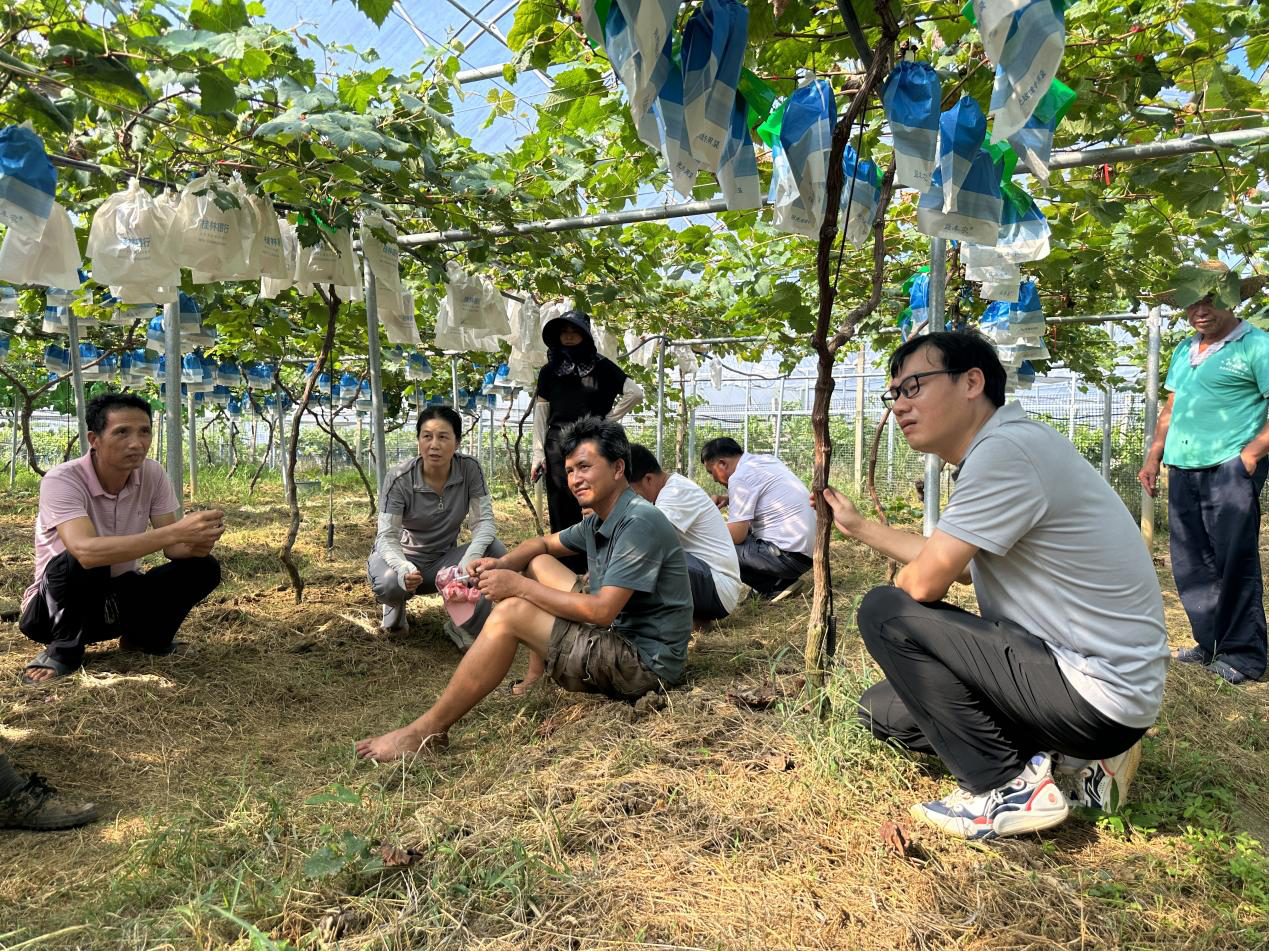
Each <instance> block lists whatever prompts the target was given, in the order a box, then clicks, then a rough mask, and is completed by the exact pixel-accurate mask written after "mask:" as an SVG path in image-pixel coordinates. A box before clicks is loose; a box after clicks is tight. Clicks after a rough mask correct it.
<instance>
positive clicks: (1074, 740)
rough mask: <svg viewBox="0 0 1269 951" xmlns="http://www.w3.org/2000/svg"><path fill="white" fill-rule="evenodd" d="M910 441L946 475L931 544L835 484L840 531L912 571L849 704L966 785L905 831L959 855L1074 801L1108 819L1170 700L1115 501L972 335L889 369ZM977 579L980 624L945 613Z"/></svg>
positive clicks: (1128, 522)
mask: <svg viewBox="0 0 1269 951" xmlns="http://www.w3.org/2000/svg"><path fill="white" fill-rule="evenodd" d="M890 376H891V386H890V389H889V390H887V391H886V393H885V394H884V395H883V397H882V399H883V400H884V401H885V402H886V403H887V405H889V406H890V407H891V408H892V410H893V412H894V416H895V419H896V421H897V422H898V424H899V428H900V429H901V430H902V431H903V434H904V437H905V438H906V439H907V440H908V444H909V445H910V446H911V447H912V448H913V449H915V450H916V451H918V452H932V453H936V454H937V455H938V456H940V457H941V458H942V459H943V460H944V461H945V462H947V463H949V464H950V465H953V466H956V467H957V468H956V488H955V490H954V491H953V492H952V496H951V499H950V500H949V502H948V505H947V508H946V509H945V510H944V512H943V515H942V517H941V519H940V520H939V523H938V528H937V529H936V530H935V532H934V534H933V535H932V536H931V537H930V538H928V539H926V538H922V537H921V536H920V535H916V534H912V533H910V532H905V531H901V530H899V529H896V528H891V527H889V526H886V525H882V524H881V523H879V522H874V521H871V520H869V519H866V518H864V517H863V516H862V515H861V514H860V513H859V512H858V510H856V508H855V507H854V506H853V505H852V504H851V503H850V501H849V500H848V499H846V498H845V497H844V496H841V495H839V494H838V493H837V492H835V491H834V490H833V489H832V488H831V487H830V488H828V489H825V491H824V498H825V500H826V501H827V502H828V503H829V505H830V506H831V507H832V509H833V519H834V521H835V522H836V524H837V527H838V529H840V530H841V532H842V533H843V534H845V535H847V536H849V537H851V538H855V539H858V540H859V541H862V542H863V543H864V544H866V545H868V546H870V547H871V548H874V549H876V550H877V551H879V552H880V553H882V554H883V555H886V556H887V557H889V558H893V559H895V560H896V561H899V562H901V563H903V564H904V565H905V567H904V568H903V569H902V570H901V571H900V572H899V574H898V575H897V576H896V578H895V586H893V587H892V586H889V585H887V586H883V587H879V588H874V589H873V590H872V591H870V592H869V593H868V594H867V595H866V596H865V597H864V599H863V601H862V603H861V604H860V606H859V630H860V633H861V634H862V636H863V639H864V643H865V645H866V646H867V647H868V650H869V652H870V653H871V654H872V656H873V658H874V659H875V660H876V661H877V663H878V665H880V667H881V669H882V671H883V672H884V673H885V675H886V679H885V680H883V681H882V682H881V683H878V684H876V685H875V686H873V687H870V688H869V689H868V690H867V691H865V692H864V694H863V696H862V697H861V698H860V700H859V711H860V716H861V718H862V719H863V721H864V722H865V724H866V725H867V726H869V727H870V728H871V729H872V732H873V733H874V734H875V735H876V736H877V737H879V738H882V739H888V740H893V741H895V742H897V743H898V744H899V745H901V746H903V747H905V748H907V749H910V750H916V751H920V752H923V753H933V754H935V755H937V756H938V757H939V758H940V759H941V760H942V761H943V763H944V764H945V765H946V766H947V768H948V770H949V771H950V772H951V773H952V775H953V776H954V777H955V778H956V780H957V782H958V783H959V789H957V791H956V792H954V793H953V794H952V795H950V796H948V797H947V798H945V799H942V800H938V801H935V802H926V803H918V804H917V805H914V806H913V807H912V813H913V815H914V816H915V817H916V818H918V819H921V820H924V821H926V822H929V823H931V824H933V825H935V826H937V827H938V828H939V829H941V830H943V831H945V832H949V833H951V834H953V835H958V836H963V837H964V838H967V839H981V838H992V837H995V836H1001V835H1016V834H1018V833H1023V832H1033V831H1037V830H1040V829H1047V828H1049V827H1051V826H1055V825H1057V824H1058V823H1060V822H1062V821H1063V820H1064V819H1065V818H1066V816H1067V813H1068V809H1069V807H1068V802H1067V797H1066V796H1064V795H1063V794H1062V791H1060V790H1059V789H1058V788H1057V787H1056V786H1055V785H1054V780H1053V777H1052V775H1051V771H1050V770H1051V764H1052V761H1053V760H1052V758H1053V757H1054V756H1055V755H1056V754H1061V757H1062V759H1061V760H1060V762H1059V763H1058V769H1059V773H1058V777H1057V778H1058V781H1059V782H1061V783H1064V784H1066V785H1067V786H1068V788H1069V790H1070V797H1071V799H1072V800H1073V801H1075V802H1077V803H1079V804H1082V805H1086V806H1090V807H1093V808H1098V809H1103V810H1106V811H1114V810H1115V809H1117V808H1118V805H1119V804H1120V803H1122V802H1123V801H1124V797H1125V796H1126V795H1127V791H1128V785H1129V783H1130V782H1131V781H1132V777H1133V773H1134V772H1135V771H1136V767H1137V763H1138V761H1139V760H1140V756H1141V747H1140V739H1141V736H1142V735H1143V734H1144V733H1145V732H1146V729H1147V728H1148V727H1149V726H1150V725H1151V724H1152V723H1154V720H1155V717H1156V716H1157V715H1158V713H1159V707H1160V703H1161V702H1162V699H1163V683H1164V677H1165V674H1166V670H1167V658H1168V646H1167V640H1166V637H1165V630H1164V624H1163V599H1162V596H1161V594H1160V592H1159V582H1158V579H1157V578H1156V576H1155V571H1154V565H1153V564H1152V563H1151V560H1150V555H1149V553H1148V552H1147V551H1146V547H1145V545H1144V544H1143V543H1142V540H1141V535H1140V533H1139V532H1138V531H1137V526H1136V524H1135V523H1134V522H1133V519H1132V516H1131V515H1129V513H1128V510H1127V509H1126V508H1125V507H1124V503H1123V502H1122V501H1121V500H1120V498H1119V496H1118V495H1116V494H1115V492H1114V490H1113V489H1111V487H1110V486H1109V485H1107V483H1106V482H1105V481H1104V480H1102V479H1101V478H1099V477H1098V475H1097V474H1096V473H1095V472H1094V471H1093V470H1092V468H1091V467H1090V466H1089V464H1088V463H1087V462H1086V461H1085V460H1084V459H1083V458H1082V457H1081V456H1080V454H1079V453H1078V452H1077V451H1076V449H1075V447H1074V446H1072V445H1071V444H1070V443H1069V442H1068V441H1067V440H1066V439H1065V438H1063V437H1062V436H1061V435H1059V434H1058V433H1056V432H1055V431H1054V430H1052V429H1050V428H1049V427H1048V426H1045V425H1043V424H1042V423H1038V422H1033V421H1031V420H1029V419H1027V417H1026V415H1025V413H1024V412H1023V410H1022V407H1021V406H1020V405H1019V404H1017V403H1010V404H1009V405H1008V406H1006V405H1004V404H1005V371H1004V369H1003V367H1001V365H1000V361H999V359H998V358H997V356H996V353H995V351H994V350H993V349H992V347H991V345H990V344H989V343H988V342H987V341H986V340H985V339H984V338H983V337H981V336H979V335H978V334H975V333H934V334H929V335H926V336H921V337H915V338H913V339H912V340H910V341H908V342H907V343H906V344H904V345H903V346H902V347H900V348H899V349H898V350H896V351H895V353H894V356H892V357H891V359H890ZM971 579H972V583H973V585H974V590H975V593H976V594H977V596H978V604H979V607H980V609H981V610H982V617H979V616H978V615H975V614H971V613H969V612H968V611H964V610H962V609H961V608H958V607H955V606H953V605H951V604H948V603H946V602H945V601H943V600H942V599H943V597H944V596H945V595H946V594H947V591H948V588H949V587H950V586H951V584H952V582H954V581H959V582H961V583H962V584H967V583H970V581H971Z"/></svg>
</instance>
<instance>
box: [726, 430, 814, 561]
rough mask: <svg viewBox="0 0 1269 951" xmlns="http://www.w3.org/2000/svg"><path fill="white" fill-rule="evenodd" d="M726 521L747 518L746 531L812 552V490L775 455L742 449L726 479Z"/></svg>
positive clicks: (787, 548)
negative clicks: (747, 526) (759, 454)
mask: <svg viewBox="0 0 1269 951" xmlns="http://www.w3.org/2000/svg"><path fill="white" fill-rule="evenodd" d="M727 512H728V516H727V521H729V522H749V533H750V534H751V535H753V536H754V537H756V538H761V539H762V540H763V541H766V542H770V543H771V544H773V545H775V546H776V547H777V548H779V549H781V550H782V551H795V552H798V553H799V554H802V555H806V556H807V557H808V558H809V557H810V556H811V550H812V549H813V548H814V547H815V510H814V509H812V508H811V490H810V489H808V488H807V487H806V486H805V485H803V484H802V480H801V479H799V478H798V477H797V476H795V475H794V474H793V471H792V470H791V469H790V468H789V467H788V466H786V465H785V464H784V463H783V462H781V461H780V460H779V459H777V458H776V457H775V456H757V455H754V454H753V453H749V452H747V453H745V454H744V455H742V456H741V457H740V462H738V463H737V464H736V471H735V472H733V473H732V474H731V478H730V479H729V480H728V481H727Z"/></svg>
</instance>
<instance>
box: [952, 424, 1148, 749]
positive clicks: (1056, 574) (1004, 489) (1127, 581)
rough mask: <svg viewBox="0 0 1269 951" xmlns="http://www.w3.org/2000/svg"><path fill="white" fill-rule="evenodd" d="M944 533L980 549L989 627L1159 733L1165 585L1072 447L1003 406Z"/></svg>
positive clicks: (1122, 513) (1125, 719)
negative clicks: (1030, 638) (1044, 647)
mask: <svg viewBox="0 0 1269 951" xmlns="http://www.w3.org/2000/svg"><path fill="white" fill-rule="evenodd" d="M938 527H939V529H940V530H942V531H944V532H947V534H949V535H952V536H953V537H955V538H959V539H960V540H962V541H965V542H968V543H969V544H971V545H975V546H977V547H978V549H979V552H978V554H976V555H975V556H974V559H973V561H971V562H970V571H971V574H972V575H973V578H974V590H975V592H976V593H977V595H978V605H979V608H980V609H981V610H982V614H983V617H985V618H988V619H989V620H993V621H994V620H1009V621H1013V622H1014V623H1015V624H1019V625H1021V626H1022V627H1024V628H1026V629H1027V630H1028V631H1030V632H1031V633H1032V634H1034V635H1035V636H1037V637H1039V638H1041V639H1042V640H1044V641H1045V642H1046V643H1047V644H1048V646H1049V648H1050V649H1051V650H1052V651H1053V654H1054V656H1055V657H1056V658H1057V662H1058V665H1059V666H1060V667H1061V669H1062V673H1063V674H1064V675H1065V676H1066V678H1067V680H1069V681H1070V683H1071V685H1072V686H1073V687H1074V688H1075V689H1076V690H1077V691H1079V693H1080V695H1081V696H1082V697H1083V698H1084V699H1085V700H1087V701H1088V702H1089V703H1090V704H1092V705H1093V706H1094V707H1096V708H1097V709H1098V710H1099V711H1100V712H1101V713H1103V714H1104V715H1105V716H1107V717H1109V718H1110V719H1112V720H1114V721H1116V722H1117V723H1122V724H1124V725H1125V726H1131V727H1146V726H1150V725H1151V724H1152V723H1154V721H1155V718H1156V717H1157V716H1158V713H1159V706H1160V704H1161V703H1162V701H1163V682H1164V677H1165V676H1166V672H1167V663H1168V642H1167V633H1166V628H1165V627H1164V623H1163V597H1162V595H1161V594H1160V591H1159V579H1158V577H1157V576H1156V575H1155V571H1154V564H1153V563H1152V562H1151V559H1150V554H1149V552H1147V551H1146V546H1145V544H1144V542H1143V541H1142V539H1141V532H1140V531H1139V530H1138V528H1137V524H1136V523H1135V522H1134V521H1133V519H1132V516H1131V515H1130V514H1129V513H1128V509H1127V508H1125V507H1124V503H1123V502H1122V501H1121V500H1120V498H1119V496H1118V495H1116V494H1115V492H1114V490H1113V489H1111V487H1110V486H1109V485H1107V483H1106V481H1105V480H1104V479H1102V478H1101V476H1099V475H1098V474H1097V473H1096V472H1094V471H1093V468H1092V466H1090V465H1089V464H1088V463H1087V462H1086V461H1085V460H1084V458H1083V457H1082V456H1080V454H1079V453H1078V452H1077V451H1076V449H1075V447H1074V446H1072V445H1071V444H1070V442H1068V441H1067V440H1066V439H1065V438H1064V437H1063V436H1061V435H1060V434H1059V433H1057V432H1055V431H1054V430H1053V429H1051V428H1049V427H1048V426H1045V425H1044V424H1043V423H1038V422H1035V421H1033V420H1029V419H1027V416H1026V413H1025V412H1023V409H1022V407H1021V406H1020V405H1019V404H1018V403H1009V404H1007V405H1005V406H1002V407H1001V408H1000V409H998V410H997V411H996V413H995V415H993V416H992V417H991V419H989V420H988V421H987V422H986V423H985V424H984V425H983V427H982V429H980V430H979V431H978V433H977V434H976V435H975V437H974V439H973V441H972V442H971V443H970V446H969V451H968V452H967V453H966V455H965V459H964V460H963V461H962V463H961V466H960V469H959V470H958V472H957V475H956V488H955V489H954V490H953V491H952V496H951V499H950V500H949V501H948V505H947V509H946V510H945V511H944V512H943V516H942V518H940V520H939V524H938Z"/></svg>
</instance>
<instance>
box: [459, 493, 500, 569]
mask: <svg viewBox="0 0 1269 951" xmlns="http://www.w3.org/2000/svg"><path fill="white" fill-rule="evenodd" d="M467 524H468V525H469V526H470V527H471V544H469V545H468V546H467V557H466V558H464V559H463V564H464V565H469V564H471V563H472V562H473V561H475V560H476V559H477V558H484V557H485V552H487V551H488V550H489V546H490V544H492V542H493V540H494V538H495V536H496V532H495V530H494V514H493V498H492V497H491V496H488V495H478V496H476V497H475V498H474V499H472V500H471V505H470V507H468V509H467Z"/></svg>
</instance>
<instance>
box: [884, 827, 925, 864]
mask: <svg viewBox="0 0 1269 951" xmlns="http://www.w3.org/2000/svg"><path fill="white" fill-rule="evenodd" d="M878 834H879V836H880V838H881V844H882V845H884V846H885V847H886V848H887V849H888V850H889V851H891V852H893V853H894V854H895V855H897V856H899V858H901V859H903V860H904V861H905V862H924V861H925V860H926V859H927V858H928V856H927V855H926V852H925V849H923V848H921V846H920V845H918V844H917V843H915V842H913V841H912V840H911V839H909V838H908V834H907V833H906V832H904V831H903V828H902V827H901V826H900V825H898V823H895V822H891V821H890V820H889V819H887V820H886V821H885V822H883V823H882V824H881V829H880V830H878Z"/></svg>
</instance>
